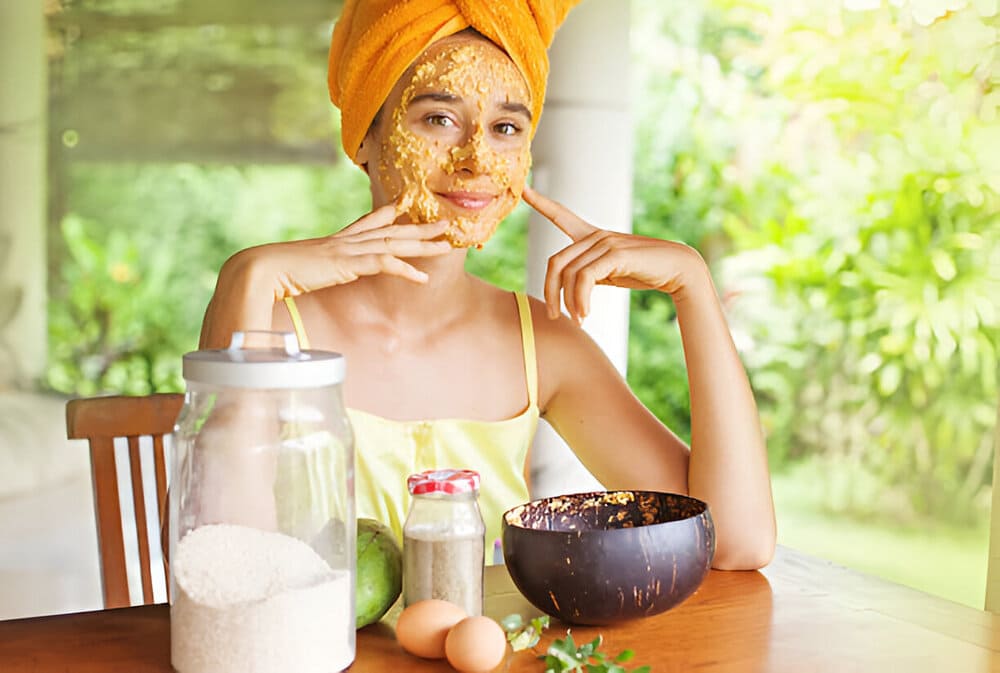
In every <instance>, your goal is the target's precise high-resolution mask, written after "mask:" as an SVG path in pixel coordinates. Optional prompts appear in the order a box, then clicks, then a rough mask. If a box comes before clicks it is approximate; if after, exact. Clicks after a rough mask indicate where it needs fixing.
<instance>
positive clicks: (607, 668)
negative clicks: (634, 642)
mask: <svg viewBox="0 0 1000 673" xmlns="http://www.w3.org/2000/svg"><path fill="white" fill-rule="evenodd" d="M603 641H604V638H603V637H602V636H597V637H596V638H594V639H593V640H592V641H590V642H589V643H584V644H583V645H580V646H579V647H578V646H577V644H576V643H575V642H573V634H572V633H570V632H569V631H567V632H566V637H565V638H564V639H562V640H560V639H558V638H556V639H555V640H554V641H552V644H551V645H549V649H548V650H547V651H546V652H545V654H544V655H542V656H540V657H538V658H539V659H544V660H545V673H629V672H628V670H627V669H626V668H625V667H624V666H622V664H624V663H625V662H627V661H629V660H631V659H632V657H634V656H635V652H633V651H632V650H624V651H622V652H620V653H619V654H618V656H616V657H615V658H614V659H611V658H609V657H608V655H607V654H605V653H603V652H601V651H600V650H599V649H598V648H599V647H600V646H601V643H602V642H603ZM650 670H651V669H650V667H649V666H640V667H639V668H636V669H633V670H632V672H631V673H649V672H650Z"/></svg>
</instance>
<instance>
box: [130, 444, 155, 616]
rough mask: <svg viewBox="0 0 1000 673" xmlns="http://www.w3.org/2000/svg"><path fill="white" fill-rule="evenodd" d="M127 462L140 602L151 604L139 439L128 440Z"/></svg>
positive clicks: (151, 592) (147, 533) (151, 581)
mask: <svg viewBox="0 0 1000 673" xmlns="http://www.w3.org/2000/svg"><path fill="white" fill-rule="evenodd" d="M128 461H129V468H130V470H131V476H132V505H133V507H134V508H135V532H136V542H137V543H138V545H139V573H140V575H141V577H142V602H143V604H147V603H152V602H153V578H152V576H151V575H150V568H149V532H148V528H147V527H146V489H145V488H144V487H143V483H142V456H140V455H139V438H138V437H129V438H128Z"/></svg>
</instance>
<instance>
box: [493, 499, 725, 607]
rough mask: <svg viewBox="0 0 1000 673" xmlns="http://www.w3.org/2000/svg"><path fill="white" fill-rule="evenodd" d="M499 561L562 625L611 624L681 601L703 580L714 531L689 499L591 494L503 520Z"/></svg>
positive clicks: (517, 510) (531, 506) (534, 505)
mask: <svg viewBox="0 0 1000 673" xmlns="http://www.w3.org/2000/svg"><path fill="white" fill-rule="evenodd" d="M502 531H503V532H502V540H503V553H504V563H505V564H506V565H507V570H508V571H509V572H510V576H511V579H513V580H514V584H515V585H516V586H517V588H518V590H519V591H520V592H521V593H522V594H523V595H524V597H525V598H526V599H528V601H529V602H531V604H532V605H534V606H535V607H536V608H538V609H539V610H541V611H542V612H544V613H546V614H548V615H550V616H552V617H555V618H556V619H559V620H561V621H562V622H565V623H567V624H585V625H597V624H612V623H616V622H621V621H626V620H630V619H637V618H640V617H649V616H651V615H656V614H659V613H661V612H665V611H667V610H669V609H670V608H672V607H674V606H676V605H678V604H679V603H680V602H681V601H683V600H684V599H686V598H687V597H688V596H690V595H691V594H693V593H694V592H695V590H696V589H697V588H698V586H699V585H700V584H701V582H702V580H703V579H705V576H706V575H707V574H708V569H709V567H710V566H711V564H712V557H713V556H714V554H715V526H714V525H713V523H712V515H711V514H710V513H709V510H708V505H707V504H706V503H705V502H703V501H701V500H698V499H696V498H691V497H689V496H686V495H678V494H675V493H659V492H655V491H608V492H604V491H598V492H593V493H577V494H573V495H560V496H554V497H551V498H544V499H541V500H533V501H531V502H529V503H526V504H523V505H518V506H517V507H514V508H513V509H510V510H508V511H507V512H505V513H504V515H503V522H502Z"/></svg>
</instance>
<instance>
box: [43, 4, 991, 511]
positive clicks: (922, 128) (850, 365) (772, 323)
mask: <svg viewBox="0 0 1000 673" xmlns="http://www.w3.org/2000/svg"><path fill="white" fill-rule="evenodd" d="M632 25H633V43H632V50H633V53H634V55H635V56H634V59H633V72H632V77H633V110H634V122H635V134H636V143H635V146H636V148H637V152H636V156H635V167H634V170H635V181H634V186H635V205H634V227H635V231H636V232H638V233H641V234H644V235H650V236H658V237H666V238H672V239H678V240H683V241H685V242H687V243H690V244H691V245H694V246H695V247H697V248H698V249H699V250H700V251H701V252H702V254H703V255H704V256H705V257H706V259H707V260H708V261H709V263H710V265H711V267H712V269H713V272H714V274H715V276H716V282H717V285H718V288H719V291H720V294H721V295H722V297H723V301H724V304H725V306H726V308H727V311H728V314H729V319H730V323H731V326H732V329H733V332H734V336H735V338H736V340H737V345H738V347H739V349H740V352H741V355H742V357H743V359H744V362H745V365H746V367H747V369H748V371H749V373H750V377H751V381H752V384H753V386H754V389H755V391H756V394H757V398H758V404H759V407H760V411H761V414H762V417H763V420H764V424H765V429H766V432H767V434H768V446H769V451H770V457H771V464H772V468H773V470H774V471H775V474H776V478H777V479H779V481H780V478H781V475H782V474H794V475H797V477H796V478H797V479H800V480H806V481H808V482H809V483H810V484H812V486H813V487H812V488H810V489H807V491H808V492H801V490H800V491H797V493H799V495H798V496H797V497H798V498H799V501H802V499H808V500H809V501H810V504H811V506H814V507H815V508H817V510H818V511H822V512H827V513H834V514H837V515H840V516H845V517H857V518H863V519H868V520H877V521H882V522H885V523H886V524H888V525H902V526H915V525H920V524H921V523H922V522H926V521H929V520H931V519H933V520H934V521H937V522H942V521H944V522H947V523H948V525H951V526H966V527H971V528H975V527H976V526H980V527H981V526H982V524H983V521H984V520H988V510H989V493H990V487H991V477H992V470H991V468H992V441H993V439H992V438H993V430H994V426H995V423H996V417H997V416H996V415H997V394H998V384H997V374H998V357H1000V329H998V327H1000V216H998V213H1000V209H998V205H1000V123H998V118H997V112H998V105H1000V88H998V87H997V84H998V80H1000V72H998V70H997V59H998V55H997V48H998V47H997V27H998V3H997V2H996V0H891V1H890V2H886V1H884V0H883V1H879V0H845V1H843V2H829V1H825V0H802V1H801V2H795V3H783V2H778V1H777V0H765V1H750V0H700V1H698V2H689V3H684V2H668V3H664V2H659V1H657V0H633V1H632ZM199 30H201V29H197V28H191V29H190V31H191V33H190V34H188V33H185V32H183V31H182V30H180V29H172V32H171V35H172V37H171V39H172V40H173V41H174V43H177V42H180V43H184V41H186V40H187V41H196V42H197V41H199V40H200V41H201V42H204V40H203V38H204V34H203V33H199V32H198V31H199ZM315 36H316V39H317V40H318V41H320V42H322V40H325V36H324V34H323V31H320V30H317V31H315ZM250 38H253V39H250ZM250 38H248V37H247V36H246V35H243V36H242V37H241V39H240V40H236V41H232V42H229V43H227V44H228V46H227V48H226V54H227V56H226V58H227V59H228V60H229V61H232V62H240V63H244V64H246V63H253V64H254V68H265V69H266V67H267V62H261V58H262V56H261V54H267V53H278V52H281V53H282V54H283V55H282V56H281V59H283V60H286V61H287V60H289V56H288V54H287V53H286V52H287V50H284V51H282V50H273V49H264V50H263V51H261V47H260V43H262V42H263V43H265V44H272V42H268V41H267V40H271V41H273V40H279V42H280V41H281V40H282V39H284V40H286V41H287V40H288V38H287V36H286V37H285V38H282V37H281V35H280V33H275V34H271V35H269V36H267V37H266V39H265V38H264V37H261V36H260V35H257V34H256V33H251V34H250ZM109 40H110V42H108V43H107V44H103V45H98V46H96V47H93V49H94V50H95V51H94V52H93V54H94V55H95V57H97V56H100V54H101V53H104V54H105V56H107V54H113V53H114V52H115V46H116V45H115V42H114V38H109ZM167 42H168V43H169V41H167ZM154 44H156V45H159V46H156V47H155V48H156V49H160V50H168V51H169V49H171V48H173V49H174V50H175V51H177V49H176V44H175V45H174V47H170V46H169V44H167V46H164V43H162V42H156V43H154ZM322 46H323V45H322V44H318V45H313V51H316V50H321V48H322ZM145 48H147V49H149V48H152V47H149V46H148V45H147V46H146V47H145ZM205 48H206V47H205V45H204V44H202V46H201V49H203V50H204V49H205ZM101 50H103V51H101ZM181 51H183V50H181ZM310 53H311V52H310ZM251 54H256V55H255V56H252V55H251ZM71 55H72V52H68V56H71ZM265 61H266V59H265ZM293 65H294V67H295V68H296V70H297V71H299V72H301V73H302V76H303V77H305V78H307V79H308V78H310V77H312V78H313V81H318V82H322V77H323V69H324V67H325V62H322V61H320V62H316V60H315V59H314V60H313V61H308V60H307V58H306V56H303V57H302V58H301V59H299V60H298V61H296V62H295V63H294V64H293ZM64 76H67V77H68V76H70V75H68V74H67V75H64ZM216 84H218V82H216ZM320 86H321V85H320ZM288 89H289V90H288V91H286V92H283V93H280V95H276V96H275V97H274V99H273V100H274V101H277V102H275V103H274V104H273V106H272V109H271V110H270V113H271V115H272V117H271V122H270V124H271V126H273V128H274V129H277V131H275V133H276V134H277V135H278V136H279V137H280V139H281V141H282V142H284V143H285V144H286V145H288V144H292V145H295V144H296V143H300V144H301V143H303V142H306V141H308V138H306V140H303V139H302V138H300V137H299V136H297V135H295V134H294V133H292V132H291V131H289V129H297V128H299V126H298V125H297V124H296V123H295V115H297V114H303V112H302V111H303V110H304V109H306V108H312V107H314V106H313V103H316V101H315V100H314V99H313V98H310V96H312V95H313V94H312V93H309V94H306V93H303V87H302V85H301V82H300V81H299V80H296V81H295V82H292V83H290V84H289V85H288ZM317 104H318V103H317ZM66 105H69V106H71V105H72V101H68V102H67V103H66ZM315 116H316V112H315V109H312V112H311V113H310V119H311V122H310V124H309V128H310V129H312V130H311V133H312V134H313V135H312V136H310V137H315V136H316V135H317V134H319V135H330V137H332V138H336V132H337V129H336V119H335V116H334V115H333V113H332V112H330V113H329V122H328V124H325V125H324V124H317V121H316V119H315ZM317 128H319V129H320V130H319V131H317V130H316V129H317ZM307 135H308V134H307ZM67 138H71V139H72V140H67ZM63 139H64V144H65V143H69V145H72V144H75V143H76V142H78V140H80V139H82V140H86V138H85V137H84V136H81V137H80V139H78V138H77V137H76V136H66V135H65V134H64V136H63ZM72 149H73V148H72V147H68V148H67V149H66V151H67V152H69V153H72ZM63 180H64V189H65V209H64V210H65V212H64V215H63V216H61V217H60V220H59V227H60V232H59V235H60V237H61V239H60V240H61V243H60V245H58V246H56V248H55V253H54V254H53V258H52V260H51V268H52V276H53V282H52V286H51V287H52V297H53V301H52V302H51V304H50V308H49V311H50V315H49V324H50V332H51V334H50V348H51V358H50V362H51V366H50V369H49V371H48V375H47V384H48V385H49V386H50V387H51V388H52V389H54V390H58V391H61V392H65V393H71V394H79V395H93V394H96V393H100V392H111V391H116V392H125V393H129V394H144V393H148V392H151V391H154V390H158V391H165V390H181V389H183V381H182V380H181V378H180V373H179V367H180V355H181V354H182V353H184V352H186V351H188V350H192V349H194V348H195V347H196V344H197V335H198V330H199V326H200V320H201V316H202V313H203V311H204V307H205V305H206V304H207V302H208V298H209V296H210V294H211V292H212V288H213V285H214V282H215V273H216V271H217V269H218V268H219V267H220V266H221V264H222V262H223V261H224V260H225V259H226V258H227V257H228V256H229V255H230V254H232V253H233V252H235V251H237V250H238V249H240V248H243V247H246V246H248V245H253V244H257V243H261V242H265V241H273V240H281V239H288V238H294V237H305V236H316V235H322V234H325V233H331V232H333V231H336V230H337V229H339V228H340V227H342V226H344V225H345V224H347V223H348V222H350V221H352V220H353V219H355V218H356V217H358V216H360V215H361V214H363V213H364V212H366V210H367V208H368V203H369V200H368V195H367V183H366V180H365V178H364V176H363V174H362V173H361V172H360V171H358V170H357V169H356V168H354V167H353V166H351V165H350V162H348V161H346V160H344V158H343V157H342V156H340V157H339V160H337V161H334V162H327V163H326V164H325V165H317V164H315V163H312V164H309V165H289V164H282V163H280V162H273V161H272V162H270V163H268V164H264V163H261V164H253V163H239V164H236V163H234V164H232V165H225V163H220V162H218V161H215V162H212V161H206V162H199V161H196V160H195V159H194V158H192V159H191V160H188V161H171V162H169V163H167V162H162V163H151V162H149V161H141V162H136V161H132V162H129V161H123V160H115V161H111V160H107V159H99V158H97V159H95V158H92V157H91V158H86V157H85V158H84V159H74V160H73V161H72V162H68V168H67V169H66V173H65V176H64V178H63ZM570 205H572V204H570ZM526 216H527V213H526V211H525V210H524V209H523V208H522V209H519V210H518V211H516V212H515V214H514V215H512V216H511V218H510V219H509V221H508V222H507V223H505V224H504V225H503V226H502V227H501V229H500V233H499V234H498V235H497V237H496V238H495V239H494V240H493V241H491V242H490V243H489V244H488V245H487V246H486V247H485V248H484V249H483V250H482V251H473V252H472V253H471V254H470V259H469V266H470V269H471V270H473V271H474V272H475V273H478V274H480V275H482V276H484V277H486V278H488V279H490V280H492V281H494V282H497V283H498V284H500V285H502V286H504V287H508V288H520V287H523V283H524V258H525V248H526V231H527V217H526ZM628 377H629V382H630V384H631V385H632V386H633V388H634V389H635V391H636V392H637V394H638V395H639V396H640V398H641V399H642V400H643V401H644V402H645V403H646V404H647V405H648V406H649V407H650V408H651V409H652V410H653V411H654V412H655V413H656V414H657V415H658V416H659V417H660V418H661V419H663V420H664V421H665V422H666V423H668V424H669V425H670V426H671V427H673V428H674V429H675V430H676V431H677V432H679V433H680V434H682V435H686V434H687V433H688V432H689V420H688V415H689V409H688V397H687V384H686V380H685V372H684V362H683V357H682V353H681V346H680V339H679V335H678V333H677V329H676V324H675V322H674V310H673V306H672V304H671V302H670V300H669V298H668V297H667V296H665V295H661V294H657V293H651V292H650V293H640V292H635V293H633V295H632V300H631V336H630V357H629V374H628ZM776 483H778V482H776ZM984 517H985V518H984ZM804 525H809V526H812V525H814V523H809V524H804ZM935 525H937V524H935Z"/></svg>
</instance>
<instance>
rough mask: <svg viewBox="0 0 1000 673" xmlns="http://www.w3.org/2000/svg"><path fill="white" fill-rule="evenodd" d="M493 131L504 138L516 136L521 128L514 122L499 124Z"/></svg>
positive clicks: (494, 126)
mask: <svg viewBox="0 0 1000 673" xmlns="http://www.w3.org/2000/svg"><path fill="white" fill-rule="evenodd" d="M493 130H494V131H495V132H497V133H499V134H500V135H502V136H514V135H517V134H518V133H519V132H520V131H521V129H520V127H518V125H517V124H514V123H512V122H499V123H497V124H494V125H493Z"/></svg>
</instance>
